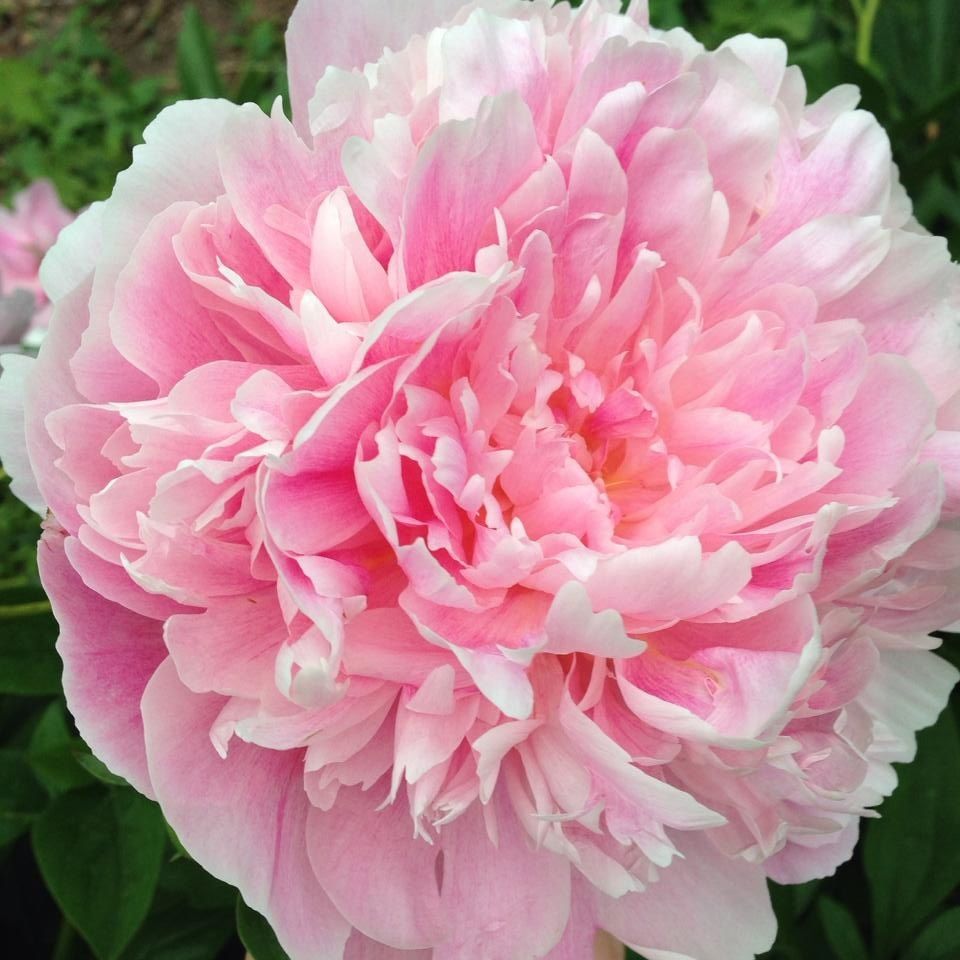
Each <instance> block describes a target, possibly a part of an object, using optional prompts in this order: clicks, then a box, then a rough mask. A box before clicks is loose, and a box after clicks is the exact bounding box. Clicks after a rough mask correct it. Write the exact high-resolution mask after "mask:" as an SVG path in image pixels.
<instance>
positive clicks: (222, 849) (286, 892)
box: [143, 660, 350, 960]
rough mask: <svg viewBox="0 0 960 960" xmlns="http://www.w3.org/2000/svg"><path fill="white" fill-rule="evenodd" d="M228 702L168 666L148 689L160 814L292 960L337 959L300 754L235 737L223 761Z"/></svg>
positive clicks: (336, 928) (338, 931) (340, 924)
mask: <svg viewBox="0 0 960 960" xmlns="http://www.w3.org/2000/svg"><path fill="white" fill-rule="evenodd" d="M224 703H225V700H224V698H223V697H219V696H216V695H198V694H194V693H191V692H190V691H189V690H188V689H187V688H186V687H185V686H184V685H183V684H182V683H181V682H180V678H179V677H178V676H177V671H176V669H175V667H174V665H173V661H172V660H167V661H165V662H164V663H163V665H162V666H161V667H160V669H158V670H157V672H156V674H155V675H154V677H153V679H152V680H151V681H150V683H149V685H148V686H147V690H146V692H145V693H144V696H143V721H144V730H145V732H146V743H147V757H148V762H149V766H150V777H151V780H152V781H153V784H154V787H155V789H156V792H157V798H158V799H159V801H160V806H161V807H162V808H163V812H164V815H165V816H166V818H167V820H168V821H169V823H170V825H171V826H172V827H173V829H174V830H175V831H176V833H177V836H178V837H180V839H181V840H182V841H183V843H184V845H185V846H186V847H187V849H188V850H190V852H191V854H192V855H193V856H194V857H195V859H196V860H197V862H198V863H199V864H200V865H201V866H202V867H204V869H206V870H208V871H209V872H210V873H212V874H213V875H214V876H215V877H218V878H220V879H221V880H225V881H227V882H228V883H232V884H235V885H236V886H237V887H239V888H240V892H241V893H242V894H243V898H244V900H246V901H247V903H249V904H250V906H251V907H253V908H254V909H255V910H259V911H260V912H261V913H263V914H264V915H265V916H266V917H267V918H268V919H269V920H270V923H271V925H272V926H273V928H274V930H275V931H276V933H277V938H278V939H279V940H280V943H281V945H282V946H283V948H284V949H285V950H286V951H287V953H289V954H290V957H291V960H340V958H341V957H342V956H343V946H344V943H345V942H346V939H347V936H348V935H349V933H350V927H349V925H348V924H347V922H346V921H345V920H344V919H343V917H341V916H340V914H339V913H338V912H337V911H336V909H335V908H334V907H333V905H332V904H331V903H330V901H329V900H328V899H327V897H326V896H324V893H323V890H322V889H321V888H320V886H319V884H318V883H317V880H316V877H314V875H313V871H312V870H311V869H310V863H309V861H308V859H307V854H306V833H305V832H306V822H307V815H308V812H309V810H310V804H309V801H308V800H307V796H306V793H305V792H304V789H303V758H302V754H301V753H300V752H299V751H282V752H281V751H274V750H264V749H261V748H260V747H255V746H252V745H250V744H246V743H242V742H240V741H236V740H235V741H234V742H233V743H232V744H231V746H230V753H229V755H228V756H227V757H226V758H225V759H221V758H220V756H219V755H218V754H217V752H216V750H215V749H214V747H213V744H212V743H211V741H210V728H211V726H212V725H213V723H214V721H215V720H216V718H217V715H218V714H219V713H220V711H221V709H222V708H223V705H224Z"/></svg>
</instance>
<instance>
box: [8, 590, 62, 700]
mask: <svg viewBox="0 0 960 960" xmlns="http://www.w3.org/2000/svg"><path fill="white" fill-rule="evenodd" d="M6 599H7V598H6V597H3V598H2V600H6ZM0 602H2V601H0ZM58 633H59V628H58V627H57V621H56V620H54V619H53V614H51V613H50V604H49V603H48V602H47V601H46V600H44V599H42V594H41V595H40V599H32V600H27V601H24V602H16V603H4V604H3V605H2V606H0V693H14V694H20V695H22V696H39V695H50V694H56V693H59V692H60V669H61V666H60V657H59V656H57V651H56V649H55V648H54V644H55V643H56V640H57V634H58Z"/></svg>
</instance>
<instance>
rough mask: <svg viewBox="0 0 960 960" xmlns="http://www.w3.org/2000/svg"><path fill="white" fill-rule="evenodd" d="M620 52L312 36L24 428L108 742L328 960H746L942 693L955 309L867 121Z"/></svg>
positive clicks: (375, 25) (85, 316)
mask: <svg viewBox="0 0 960 960" xmlns="http://www.w3.org/2000/svg"><path fill="white" fill-rule="evenodd" d="M618 7H619V5H618V4H617V3H616V2H614V0H609V2H602V0H596V2H588V3H586V4H584V5H583V7H581V8H580V9H578V10H572V9H570V8H569V7H567V6H565V5H559V6H556V7H551V5H550V4H549V3H547V2H544V0H540V2H533V3H526V2H510V0H485V2H480V3H470V4H468V5H466V6H463V7H461V6H460V4H459V2H448V0H432V2H418V3H410V4H403V5H401V4H393V5H387V7H386V8H385V7H384V6H383V5H382V4H381V3H380V2H379V0H362V2H361V0H358V2H356V3H354V4H352V5H347V6H344V5H342V4H340V3H333V2H331V0H302V2H301V3H300V5H299V6H298V7H297V9H296V11H295V13H294V15H293V19H292V20H291V24H290V28H289V32H288V52H289V60H290V81H291V94H292V104H293V116H294V121H293V124H292V125H291V124H290V123H289V122H288V121H287V120H286V119H285V118H284V115H283V113H282V111H281V110H280V109H279V108H277V109H275V110H274V112H273V113H272V115H270V116H266V115H264V114H263V113H262V112H261V111H260V110H258V109H257V108H256V107H253V106H244V107H237V106H233V105H231V104H228V103H224V102H219V101H201V102H194V103H182V104H179V105H177V106H174V107H172V108H170V109H169V110H167V111H165V112H164V113H163V114H161V116H160V117H159V118H158V119H157V121H156V122H155V123H154V124H153V125H151V127H150V128H149V129H148V130H147V133H146V135H145V139H146V143H145V145H144V146H142V147H140V148H138V149H137V150H136V151H135V153H134V160H133V165H132V166H131V167H130V169H129V170H128V171H127V172H125V173H124V174H122V175H121V176H120V177H119V179H118V181H117V185H116V188H115V190H114V193H113V195H112V197H111V198H110V200H108V201H107V202H106V203H105V204H103V205H99V206H96V207H95V208H93V209H92V210H91V211H89V212H87V213H86V214H85V215H84V216H83V217H81V219H80V220H79V221H78V222H77V223H76V224H75V225H74V226H72V227H71V228H68V230H67V231H66V233H65V235H64V237H63V239H62V240H61V241H60V243H59V244H58V245H57V247H56V248H55V249H54V251H53V253H52V254H51V255H50V257H49V258H48V260H47V261H46V264H45V275H46V276H45V279H46V282H47V290H48V292H49V294H50V296H51V298H52V299H53V300H54V301H55V303H56V312H55V316H54V320H53V324H52V329H51V332H50V335H49V337H48V338H47V339H46V340H45V342H44V344H43V348H42V350H41V352H40V356H39V359H38V360H37V361H36V362H34V361H31V360H30V359H28V358H23V357H14V358H12V359H11V361H10V362H9V363H8V364H7V367H8V369H7V371H6V372H5V373H4V376H3V378H2V380H0V389H2V391H3V393H4V395H5V397H6V403H7V404H8V409H9V411H10V412H9V414H8V416H7V418H6V420H5V422H6V423H8V424H13V423H14V422H15V421H16V418H17V417H19V418H21V422H22V423H23V424H24V426H25V430H23V433H24V436H25V449H24V447H23V443H21V444H20V445H18V443H17V441H16V438H15V437H13V438H8V439H7V441H6V442H5V444H4V447H3V453H4V456H5V458H6V459H5V465H6V466H7V469H8V470H9V471H10V472H11V473H12V475H13V476H14V478H15V480H16V488H17V489H18V490H19V492H20V494H21V495H22V496H23V497H24V498H26V499H27V500H28V501H29V502H31V503H33V504H35V505H36V506H38V507H40V506H41V505H46V506H47V507H49V509H50V511H51V517H50V519H49V520H48V522H47V529H46V532H45V534H44V537H43V540H42V543H41V548H40V561H41V566H42V571H43V577H44V583H45V585H46V587H47V589H48V591H49V593H50V596H51V599H52V602H53V605H54V609H55V612H56V614H57V617H58V619H59V620H60V623H61V628H62V633H61V638H60V642H59V649H60V651H61V654H62V656H63V660H64V686H65V689H66V693H67V698H68V702H69V704H70V708H71V710H72V711H73V713H74V715H75V716H76V719H77V723H78V726H79V728H80V730H81V732H82V734H83V735H84V737H85V738H86V739H87V740H88V741H89V742H90V744H91V745H92V747H93V748H94V750H95V751H96V752H97V754H98V755H99V756H100V757H101V758H103V760H104V761H105V762H107V763H108V764H109V765H110V767H111V768H112V769H114V770H116V771H117V772H119V773H121V774H123V775H124V776H125V777H127V778H128V779H129V780H130V781H131V782H132V783H133V784H134V785H135V786H137V787H138V788H139V789H140V790H142V791H143V792H144V793H146V794H148V795H150V796H155V797H156V798H157V799H158V800H159V802H160V804H161V806H162V808H163V811H164V813H165V814H166V816H167V818H168V819H169V821H170V823H171V824H172V825H173V827H174V828H175V830H176V832H177V834H178V835H179V837H180V838H181V839H182V841H183V843H184V844H185V845H186V847H187V848H188V849H189V850H190V852H191V853H192V854H193V855H194V856H195V857H196V859H197V860H198V861H199V862H200V863H201V864H203V865H204V866H205V867H207V868H208V869H209V870H210V871H211V872H212V873H214V874H216V875H218V876H220V877H223V878H225V879H227V880H229V881H230V882H232V883H235V884H237V885H238V886H239V887H240V889H241V891H242V893H243V895H244V897H245V898H246V899H247V901H248V902H249V903H250V904H251V905H252V906H253V907H255V908H256V909H258V910H261V911H263V912H264V913H265V914H266V915H267V916H268V918H269V919H270V921H271V923H272V924H273V925H274V927H275V928H276V930H277V933H278V935H279V937H280V940H281V942H282V944H283V945H284V947H285V948H286V949H287V951H288V952H289V953H290V955H291V957H293V958H295V960H318V958H324V960H326V958H340V957H341V956H342V955H343V956H346V957H348V958H350V960H373V958H385V957H393V958H397V960H402V958H403V957H404V956H409V957H410V958H411V960H426V958H432V960H530V958H535V957H536V958H541V957H549V958H551V960H584V958H587V957H589V956H590V951H591V946H590V945H591V942H592V940H593V938H594V934H595V931H596V930H597V929H605V930H607V931H610V932H611V933H612V934H614V935H615V936H616V937H618V938H619V939H621V940H623V941H625V942H627V943H629V944H631V945H633V946H635V947H636V948H637V949H638V950H640V951H641V952H643V953H644V954H645V955H646V956H648V957H650V958H655V957H666V956H670V957H692V958H696V960H743V958H748V957H752V956H753V955H754V954H756V953H758V952H761V951H763V950H765V949H766V948H767V947H768V946H769V944H770V943H771V941H772V938H773V934H774V921H773V916H772V913H771V911H770V906H769V902H768V897H767V891H766V879H767V877H772V878H774V879H776V880H777V881H781V882H794V881H802V880H806V879H809V878H811V877H818V876H823V875H826V874H829V873H830V872H832V871H833V870H834V869H835V868H836V866H837V864H839V863H840V862H842V861H843V860H845V859H846V858H847V857H848V856H849V855H850V853H851V850H852V849H853V846H854V844H855V842H856V837H857V828H858V823H859V819H860V817H861V816H862V815H863V814H864V812H865V811H867V810H868V808H870V807H872V806H875V805H876V804H877V803H879V802H880V800H881V798H882V797H883V795H884V794H886V793H889V792H890V791H891V790H892V789H893V787H894V783H895V775H894V771H893V768H892V767H891V762H892V761H904V760H908V759H910V757H911V756H912V754H913V752H914V750H915V740H914V731H915V730H916V729H918V728H920V727H923V726H925V725H927V724H930V723H931V722H933V720H934V718H935V717H936V715H937V713H938V712H939V710H940V709H941V708H942V706H943V704H944V702H945V700H946V698H947V694H948V692H949V690H950V688H951V687H952V685H953V683H954V681H955V680H956V673H955V671H954V670H953V669H952V668H951V667H950V666H948V665H947V664H946V663H945V662H943V661H942V660H940V659H939V658H938V657H937V656H936V655H935V654H933V653H932V652H931V649H932V648H933V647H935V646H936V643H937V641H936V640H933V639H931V638H930V637H929V636H928V634H929V633H930V632H931V631H932V630H935V629H938V628H942V627H944V626H945V625H947V624H950V623H951V622H953V621H954V620H956V619H957V618H958V617H960V589H958V580H960V576H958V565H960V543H958V532H957V528H956V523H955V518H956V516H957V514H958V511H960V433H958V430H960V394H958V392H957V383H958V381H957V371H958V369H960V348H958V339H960V334H958V323H957V313H958V290H960V280H958V268H957V267H955V266H953V265H951V263H950V260H949V256H948V254H947V251H946V247H945V244H944V242H943V241H942V240H939V239H936V238H934V237H931V236H929V235H927V234H926V233H924V232H923V231H922V230H921V229H920V228H919V227H918V226H917V225H916V223H915V221H914V220H913V219H912V218H911V211H910V204H909V202H908V200H907V198H906V197H905V196H904V193H903V190H902V189H901V187H900V186H899V184H898V181H897V176H896V170H895V168H894V167H893V166H892V164H891V159H890V150H889V144H888V141H887V138H886V136H885V135H884V133H883V131H882V130H881V129H880V128H879V126H878V125H877V123H876V121H875V120H874V119H873V117H871V116H870V115H869V114H867V113H864V112H862V111H859V110H856V109H855V105H856V101H857V95H856V91H855V90H853V89H852V88H847V87H844V88H839V89H837V90H834V91H832V92H831V93H829V94H827V95H826V96H825V97H824V98H823V99H821V100H819V101H817V102H816V103H814V104H811V105H807V104H806V102H805V101H806V95H805V87H804V82H803V77H802V75H801V74H800V72H799V71H798V70H797V69H796V68H794V67H787V66H786V52H785V50H784V47H783V46H782V45H781V44H780V43H778V42H775V41H768V40H759V39H756V38H755V37H749V36H743V37H737V38H735V39H733V40H731V41H730V42H729V43H727V44H725V45H724V46H723V47H722V48H720V49H719V50H717V51H714V52H705V51H704V50H703V48H702V47H701V46H700V45H699V44H697V43H696V42H695V41H694V40H693V39H692V38H691V37H689V36H688V35H687V34H686V33H684V32H682V31H676V30H675V31H670V32H667V33H663V32H660V31H657V30H655V29H652V28H651V27H649V25H648V23H647V15H646V10H645V6H644V4H643V3H639V4H637V3H635V4H634V5H633V7H632V8H631V10H630V11H629V12H628V14H626V15H621V14H619V12H618ZM21 398H22V402H21ZM8 431H9V427H8Z"/></svg>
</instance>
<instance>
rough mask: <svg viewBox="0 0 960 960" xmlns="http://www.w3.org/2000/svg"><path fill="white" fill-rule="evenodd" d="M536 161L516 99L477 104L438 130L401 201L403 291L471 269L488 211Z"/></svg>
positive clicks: (526, 114)
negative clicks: (467, 115) (472, 114)
mask: <svg viewBox="0 0 960 960" xmlns="http://www.w3.org/2000/svg"><path fill="white" fill-rule="evenodd" d="M541 159H542V156H541V153H540V149H539V147H538V146H537V138H536V132H535V130H534V127H533V120H532V118H531V116H530V111H529V110H528V109H527V107H526V105H525V104H524V103H523V101H522V100H520V98H519V97H518V96H517V95H516V94H502V95H501V96H498V97H493V98H491V99H489V100H486V101H484V103H483V104H482V105H481V108H480V112H479V113H478V115H477V117H476V119H471V120H451V121H448V122H447V123H444V124H442V125H441V126H439V127H438V128H437V129H436V131H435V132H434V133H433V134H431V136H430V138H429V139H428V140H427V142H426V143H425V144H424V145H423V147H422V148H421V150H420V154H419V157H418V159H417V165H416V167H415V168H414V170H413V173H412V174H411V176H410V182H409V184H408V186H407V194H406V197H405V198H404V207H403V224H404V231H405V232H404V242H403V263H404V267H405V269H406V274H407V283H408V286H409V287H410V288H411V289H413V288H414V287H418V286H420V285H421V284H423V283H426V282H427V281H429V280H433V279H435V278H437V277H441V276H443V275H444V274H445V273H450V272H454V271H458V270H472V269H473V266H474V254H475V252H476V250H477V249H478V247H479V246H480V243H479V240H480V235H481V231H482V230H483V228H484V227H485V226H486V225H487V224H488V223H492V222H493V211H494V209H495V208H496V207H498V206H499V205H500V204H502V203H503V202H504V201H505V200H506V199H507V197H509V196H510V194H511V192H512V191H513V190H515V189H516V188H517V187H518V186H520V184H521V183H522V182H523V181H524V180H525V179H526V178H527V177H528V176H529V175H530V174H531V173H532V172H533V171H534V170H535V169H536V167H537V166H539V164H540V162H541Z"/></svg>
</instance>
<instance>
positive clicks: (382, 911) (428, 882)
mask: <svg viewBox="0 0 960 960" xmlns="http://www.w3.org/2000/svg"><path fill="white" fill-rule="evenodd" d="M381 787H382V789H381V788H378V787H373V788H371V789H370V790H369V791H366V792H364V791H361V790H359V789H357V788H354V789H353V790H351V791H349V792H347V791H341V792H340V795H339V796H338V798H337V802H336V804H335V805H334V807H333V808H332V809H331V810H329V811H322V810H319V809H316V808H314V809H313V810H311V812H310V817H309V821H308V827H307V848H308V850H309V852H310V862H311V863H312V864H313V869H314V871H315V872H316V875H317V877H318V878H319V880H320V883H321V884H322V885H323V889H324V890H325V891H326V893H327V895H328V896H329V897H330V899H331V900H332V901H333V902H334V903H335V904H336V905H337V907H338V909H340V910H341V911H342V912H343V915H344V916H345V917H346V918H347V919H348V920H349V921H350V923H352V924H353V926H355V927H356V928H357V929H358V930H359V931H360V932H361V933H363V934H365V935H366V936H368V937H372V938H373V939H374V940H378V941H380V942H381V943H386V944H388V945H389V946H392V947H397V948H398V949H401V950H420V949H423V948H425V947H430V946H432V945H433V944H434V943H436V942H437V941H438V940H440V939H442V931H443V929H444V926H445V923H446V920H445V919H444V916H443V911H442V910H441V907H440V894H439V890H438V882H437V857H438V856H439V855H440V849H439V847H438V846H437V845H431V844H429V843H427V841H426V840H424V839H418V838H415V837H414V835H413V823H412V822H411V820H410V816H409V814H408V813H407V811H406V810H405V809H403V808H404V806H405V804H400V803H394V804H392V805H390V806H388V807H386V808H385V809H383V810H378V809H377V806H378V804H379V802H380V801H381V800H382V799H383V795H384V794H385V793H386V792H387V789H388V787H387V784H386V783H385V782H384V783H382V784H381ZM449 920H450V921H451V922H454V923H455V922H456V918H455V917H450V918H449Z"/></svg>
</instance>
